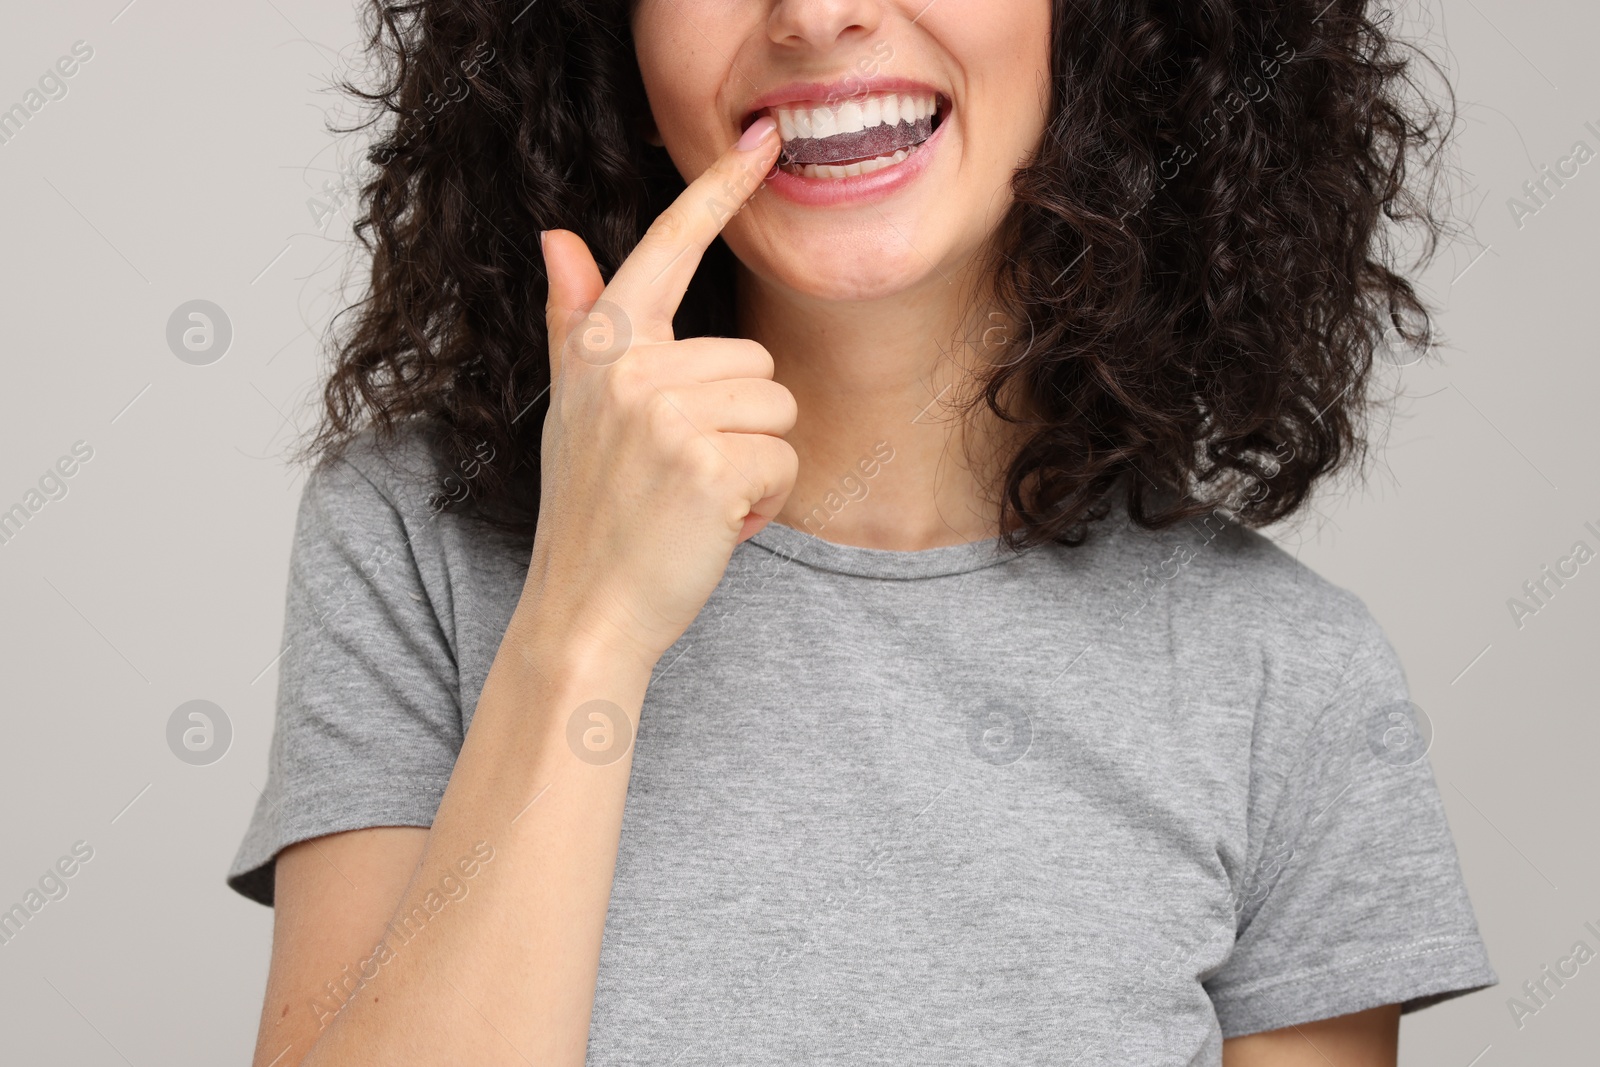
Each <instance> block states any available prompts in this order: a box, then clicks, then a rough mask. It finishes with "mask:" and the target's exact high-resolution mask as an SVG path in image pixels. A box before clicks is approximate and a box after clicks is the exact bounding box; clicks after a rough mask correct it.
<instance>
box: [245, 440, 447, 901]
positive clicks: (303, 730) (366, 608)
mask: <svg viewBox="0 0 1600 1067" xmlns="http://www.w3.org/2000/svg"><path fill="white" fill-rule="evenodd" d="M411 510H416V509H411ZM423 510H424V511H426V509H423ZM430 518H431V516H430V515H428V514H424V515H422V516H420V517H419V516H417V515H407V514H403V511H402V508H400V507H397V506H396V504H395V503H394V502H393V501H392V500H391V498H390V497H389V496H386V495H385V494H384V493H383V492H382V491H380V490H379V488H378V486H377V485H376V484H375V483H374V482H373V481H371V480H369V479H368V477H367V476H366V475H364V474H363V473H362V472H361V471H360V470H358V469H357V467H356V466H354V465H352V463H351V462H349V461H348V460H345V459H339V460H334V461H330V462H325V463H324V464H322V465H321V466H319V467H318V468H317V469H316V470H315V471H314V472H313V474H312V475H311V477H310V479H309V480H308V481H307V483H306V487H305V490H304V493H303V495H302V496H301V500H300V509H299V514H298V517H297V520H296V524H295V535H294V545H293V548H292V550H291V553H290V565H289V589H288V595H287V600H286V606H285V616H284V634H283V646H282V652H281V656H280V659H279V668H278V669H279V675H278V699H277V716H276V720H275V722H274V726H273V734H272V745H271V756H270V763H269V766H268V771H267V776H266V783H265V786H264V788H262V789H261V796H260V797H259V798H258V801H257V803H256V808H255V813H254V815H253V816H252V818H251V820H250V825H249V828H248V830H247V831H246V833H245V837H244V841H243V843H242V844H241V845H240V847H239V851H238V854H237V856H236V857H235V859H234V862H233V866H232V867H231V868H230V870H229V873H228V884H229V885H230V886H231V887H232V888H234V889H235V890H237V891H239V892H240V893H242V894H244V895H245V896H247V897H250V898H251V899H253V900H257V901H260V902H261V903H263V904H268V905H270V904H271V903H272V901H273V867H274V863H275V860H276V857H277V854H278V852H279V851H281V850H282V849H284V848H286V847H287V846H289V845H292V844H294V843H296V842H298V841H304V840H307V839H308V838H313V837H318V836H320V835H323V834H330V833H335V832H339V831H344V830H354V829H360V828H363V827H369V826H430V825H432V823H433V817H434V813H435V812H436V811H437V810H438V807H439V801H440V799H441V797H442V796H443V794H444V788H445V785H446V783H447V782H448V781H449V778H450V772H451V769H452V768H453V767H454V765H455V759H456V755H457V753H459V751H460V749H461V743H462V735H463V731H462V725H461V723H462V716H461V707H460V698H459V695H458V694H459V687H458V685H457V675H456V663H455V657H454V655H453V653H452V650H451V648H450V644H449V642H448V640H447V639H446V637H445V634H444V632H443V630H442V628H441V626H440V624H439V620H438V618H437V616H436V615H435V613H434V611H433V609H432V607H431V605H430V601H429V598H428V596H427V592H426V590H425V588H424V585H423V581H422V576H421V574H420V573H419V569H418V565H417V562H416V554H415V553H414V552H413V547H412V541H413V539H415V538H420V537H423V536H425V535H426V533H427V531H428V526H427V523H428V522H429V521H430Z"/></svg>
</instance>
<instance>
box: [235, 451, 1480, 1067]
mask: <svg viewBox="0 0 1600 1067" xmlns="http://www.w3.org/2000/svg"><path fill="white" fill-rule="evenodd" d="M420 440H421V439H420V437H419V436H417V435H415V434H411V435H409V436H408V437H407V438H406V439H405V443H404V444H402V445H400V446H398V447H390V448H388V449H386V450H382V451H380V450H379V449H377V448H376V447H375V446H374V445H373V444H372V443H371V441H370V440H367V441H363V442H361V443H359V444H358V445H357V446H356V447H354V448H353V449H352V450H351V451H350V452H349V453H348V454H347V455H346V457H345V458H344V459H343V460H340V461H337V462H334V463H331V464H327V465H324V466H323V467H322V468H320V469H319V470H318V471H317V472H316V473H315V474H314V475H313V477H312V478H311V480H310V481H309V482H308V484H307V486H306V489H305V492H304V496H303V498H302V501H301V507H300V515H299V522H298V527H297V530H296V534H295V543H294V550H293V558H292V564H291V572H290V581H289V594H288V608H287V620H286V623H285V644H286V651H285V652H284V653H283V656H282V660H281V663H280V668H279V671H280V675H279V689H278V713H277V723H276V729H275V731H274V735H273V744H272V756H271V769H270V774H269V777H268V786H267V789H266V793H265V796H264V797H263V798H262V800H261V802H260V803H259V805H258V807H257V809H256V812H255V816H254V818H253V820H252V821H251V824H250V827H249V830H248V833H247V834H246V836H245V839H244V842H243V844H242V846H241V847H240V849H239V854H238V856H237V858H236V859H235V861H234V864H233V867H232V870H231V871H230V873H229V884H231V885H232V886H233V888H235V889H237V890H238V891H239V892H241V893H244V894H245V895H247V896H250V897H252V898H254V899H256V900H259V901H262V902H263V903H269V904H270V903H271V901H272V873H273V866H272V865H273V858H274V856H275V855H276V854H277V853H278V851H279V850H280V849H282V848H284V847H285V846H287V845H290V844H292V843H294V842H297V841H302V840H305V839H307V838H310V837H315V836H318V835H321V834H329V833H335V832H338V831H342V830H351V829H355V828H358V827H367V826H381V825H406V826H427V825H429V824H430V823H431V821H432V819H433V816H434V813H435V811H436V810H437V807H438V804H439V800H440V797H441V795H442V793H443V791H444V788H445V785H446V782H447V781H448V780H449V777H450V773H451V769H452V766H453V764H454V762H455V759H456V755H457V753H458V752H459V750H460V747H461V743H462V738H463V735H464V733H465V731H466V728H467V725H468V724H469V723H470V721H471V718H472V713H473V709H474V707H475V705H476V703H477V700H478V694H479V691H480V689H481V687H482V685H483V682H484V678H485V676H486V675H487V673H488V670H489V665H490V663H491V662H492V660H493V659H494V656H495V652H496V649H497V648H498V646H499V644H500V640H501V636H502V634H503V632H504V630H505V627H506V624H507V621H508V620H509V619H510V616H511V612H512V609H513V608H514V607H515V605H516V603H517V599H518V596H519V594H520V592H521V588H522V584H523V578H524V576H525V574H526V571H527V562H528V555H529V543H528V541H526V540H525V539H519V538H517V537H514V536H511V535H508V534H505V533H502V532H499V531H496V530H494V529H492V528H489V527H487V526H485V525H483V524H482V523H479V522H476V521H474V520H471V519H468V518H462V517H459V516H457V515H455V514H452V513H446V514H442V515H436V514H435V513H434V511H433V510H432V509H431V508H430V506H429V500H430V497H431V496H433V494H436V493H439V492H457V491H458V486H459V484H460V483H459V481H458V482H457V483H447V482H446V481H445V479H446V478H447V477H448V472H447V471H444V470H442V469H440V467H439V466H438V465H437V464H436V463H435V461H434V460H433V459H431V458H430V453H429V451H428V449H427V447H426V446H425V445H423V444H421V443H420ZM881 455H882V453H880V456H881ZM889 464H890V465H891V466H892V458H891V459H890V460H889ZM457 477H458V479H459V477H460V476H459V475H458V476H457ZM860 484H863V485H866V486H867V487H868V490H869V491H870V482H869V481H866V482H862V483H860ZM1406 695H1407V693H1406V683H1405V679H1404V675H1403V674H1402V671H1401V668H1400V665H1399V663H1398V662H1397V660H1396V658H1395V655H1394V652H1393V651H1392V649H1391V648H1390V646H1389V644H1388V642H1387V641H1386V640H1385V638H1384V636H1383V634H1382V632H1381V631H1380V629H1379V628H1378V626H1377V624H1376V623H1375V622H1374V621H1373V619H1372V617H1371V616H1370V615H1369V614H1368V612H1367V610H1366V609H1365V608H1364V607H1363V605H1362V604H1361V602H1360V601H1359V600H1358V599H1357V598H1356V597H1355V596H1353V595H1352V594H1350V593H1348V592H1345V591H1344V590H1341V589H1339V588H1337V587H1335V586H1333V585H1331V584H1329V583H1328V582H1326V581H1324V580H1322V579H1321V578H1319V577H1317V576H1316V575H1315V574H1313V573H1312V572H1311V571H1309V570H1308V569H1307V568H1305V567H1304V566H1302V565H1300V564H1299V563H1298V562H1296V561H1295V560H1294V559H1292V558H1291V557H1290V556H1288V555H1287V554H1286V553H1284V552H1283V551H1281V550H1280V549H1278V548H1277V547H1275V546H1274V545H1272V544H1271V542H1269V541H1267V540H1266V539H1264V538H1263V537H1261V536H1259V535H1257V534H1255V533H1253V532H1250V531H1247V530H1243V529H1241V528H1239V527H1236V526H1228V525H1225V524H1223V523H1221V522H1220V521H1207V522H1205V523H1195V524H1191V525H1185V526H1183V527H1181V528H1179V529H1175V530H1170V531H1166V532H1162V533H1150V532H1147V531H1141V530H1139V529H1137V528H1135V527H1132V526H1130V525H1128V524H1127V523H1126V522H1125V521H1122V520H1120V519H1112V520H1108V521H1106V522H1104V523H1101V524H1098V525H1096V526H1094V527H1093V528H1092V531H1091V535H1090V539H1089V541H1088V543H1087V544H1086V545H1084V546H1082V547H1079V548H1066V547H1061V546H1055V545H1047V546H1043V547H1039V548H1035V549H1032V550H1030V551H1026V552H1023V553H1021V554H1016V553H1011V552H1009V551H1007V550H1004V549H1003V548H1002V547H1001V546H1000V544H999V543H998V542H980V543H976V544H968V545H960V546H955V547H947V548H935V549H929V550H926V551H919V552H898V551H882V550H874V549H866V548H857V547H851V546H845V545H840V544H834V543H832V542H829V541H826V540H823V539H821V538H819V537H817V536H813V535H812V534H810V533H808V532H804V531H802V530H799V529H794V528H790V527H786V526H777V525H773V526H769V527H767V529H765V530H764V531H762V532H761V533H759V534H758V535H756V537H755V538H754V539H752V540H751V541H749V542H747V543H745V544H743V545H741V546H739V548H738V549H737V550H736V551H735V552H734V554H733V559H732V561H731V563H730V564H729V567H728V570H727V573H726V575H725V576H724V578H723V579H722V582H721V584H720V585H719V586H718V587H717V589H716V591H715V592H714V593H713V594H712V597H711V599H710V601H709V602H708V603H707V605H706V607H705V609H704V610H703V611H702V612H701V613H700V616H699V618H698V619H696V621H695V622H694V624H693V625H692V626H691V627H690V628H689V630H688V631H687V632H686V633H685V634H684V636H683V638H682V639H681V640H679V641H678V643H677V644H676V645H675V646H674V647H673V648H672V649H671V650H670V651H668V653H667V654H666V655H665V656H664V657H663V658H662V660H661V662H660V664H659V665H658V666H657V668H656V671H655V674H654V678H653V680H652V682H651V685H650V688H649V691H648V695H647V697H646V700H645V704H644V710H643V715H642V719H641V725H640V729H639V734H638V737H637V738H636V740H635V742H634V743H635V745H636V751H635V753H634V757H633V771H632V779H631V781H630V783H629V788H628V799H627V808H626V814H625V818H624V822H623V826H622V839H621V845H620V849H619V852H618V857H617V865H616V878H615V883H614V886H613V889H612V894H611V904H610V912H609V914H608V916H607V920H606V928H605V940H604V945H603V948H602V951H601V957H600V970H599V980H598V986H597V990H596V994H595V1005H594V1016H593V1023H592V1027H591V1031H590V1043H589V1056H588V1063H589V1064H592V1065H607V1067H609V1065H613V1064H624V1063H661V1064H665V1063H672V1064H675V1065H676V1067H691V1065H696V1064H724V1063H774V1064H789V1063H792V1064H801V1063H804V1064H834V1063H839V1064H842V1063H846V1062H850V1063H860V1062H868V1063H886V1064H887V1063H904V1064H912V1063H915V1064H919V1065H920V1064H934V1063H940V1064H943V1063H948V1064H962V1065H970V1064H1006V1065H1014V1064H1016V1063H1032V1062H1040V1061H1041V1060H1044V1059H1048V1060H1049V1061H1050V1062H1062V1063H1073V1064H1082V1065H1091V1064H1107V1065H1116V1067H1126V1065H1128V1064H1140V1065H1163V1064H1173V1065H1184V1064H1211V1065H1216V1064H1219V1063H1220V1058H1221V1042H1222V1039H1223V1038H1224V1037H1231V1036H1233V1035H1236V1034H1245V1033H1251V1032H1255V1031H1260V1030H1267V1029H1276V1028H1279V1027H1284V1026H1288V1025H1290V1024H1294V1023H1303V1022H1308V1021H1312V1020H1316V1019H1321V1018H1326V1017H1329V1016H1333V1015H1339V1014H1344V1013H1347V1012H1352V1011H1358V1010H1361V1009H1365V1008H1369V1007H1374V1006H1377V1005H1380V1004H1386V1003H1393V1002H1402V1003H1404V1004H1405V1005H1406V1007H1407V1009H1408V1010H1410V1009H1414V1008H1418V1007H1423V1006H1425V1005H1427V1004H1430V1003H1434V1002H1436V1001H1438V1000H1440V999H1443V998H1445V997H1448V996H1452V995H1456V994H1459V993H1463V992H1466V991H1468V990H1472V989H1477V988H1481V987H1483V986H1485V985H1489V984H1493V983H1494V982H1495V981H1496V978H1495V975H1494V972H1493V971H1492V970H1491V968H1490V966H1489V962H1488V959H1487V957H1486V955H1485V952H1484V948H1483V944H1482V942H1481V940H1480V938H1479V934H1478V929H1477V925H1476V923H1475V921H1474V919H1473V914H1472V909H1471V905H1470V903H1469V901H1468V899H1467V894H1466V891H1465V889H1464V887H1463V884H1462V880H1461V875H1460V870H1459V867H1458V864H1457V860H1456V854H1455V850H1454V846H1453V844H1452V842H1451V839H1450V832H1449V828H1448V826H1447V825H1446V822H1445V816H1444V811H1443V809H1442V807H1441V805H1440V801H1439V796H1438V791H1437V788H1436V786H1435V784H1434V780H1433V776H1432V772H1431V770H1430V768H1429V765H1428V762H1427V759H1426V758H1425V756H1424V754H1423V753H1424V746H1423V745H1422V744H1421V743H1420V742H1419V741H1418V740H1417V737H1416V727H1415V725H1414V721H1413V718H1412V717H1411V714H1410V711H1409V706H1408V705H1407V704H1406V703H1405V699H1406ZM357 962H358V961H351V964H352V969H354V967H355V965H356V963H357Z"/></svg>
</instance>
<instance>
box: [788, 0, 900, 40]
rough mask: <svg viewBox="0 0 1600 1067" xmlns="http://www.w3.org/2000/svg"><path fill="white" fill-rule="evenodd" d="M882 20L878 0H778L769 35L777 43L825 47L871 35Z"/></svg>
mask: <svg viewBox="0 0 1600 1067" xmlns="http://www.w3.org/2000/svg"><path fill="white" fill-rule="evenodd" d="M882 22H883V13H882V11H881V10H880V3H879V0H779V2H778V3H777V4H774V5H773V8H772V15H771V16H770V17H769V18H768V20H767V35H768V37H770V38H771V40H772V42H773V43H774V44H778V45H783V46H786V47H790V48H795V47H808V48H812V49H815V50H817V51H826V50H829V49H832V48H835V47H837V46H839V45H841V44H848V43H850V42H851V41H854V40H859V39H860V38H862V37H867V36H870V35H871V34H872V33H874V32H875V31H876V30H877V29H878V27H879V26H880V25H881V24H882Z"/></svg>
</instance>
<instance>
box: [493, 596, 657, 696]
mask: <svg viewBox="0 0 1600 1067" xmlns="http://www.w3.org/2000/svg"><path fill="white" fill-rule="evenodd" d="M505 641H506V643H509V644H511V645H513V646H514V647H515V649H516V651H517V653H518V658H519V659H520V660H521V661H522V663H523V664H525V665H526V666H528V667H529V668H531V669H532V670H533V671H534V672H536V673H537V674H538V675H539V676H540V677H541V678H542V680H543V681H544V682H545V683H546V684H549V685H552V686H554V687H555V688H557V689H561V690H572V689H577V690H582V689H589V688H593V687H595V686H596V685H603V686H604V688H606V689H608V690H612V691H615V692H616V693H617V695H618V696H619V697H626V696H630V695H632V693H633V692H635V691H637V692H638V695H639V697H640V699H641V700H642V699H643V696H644V689H645V687H646V686H647V685H648V684H649V681H650V675H651V673H652V672H653V671H654V670H655V665H656V662H657V661H658V660H659V659H660V654H659V653H656V652H652V651H651V650H649V649H647V648H645V647H644V646H642V645H640V644H639V643H637V642H636V641H634V640H633V639H632V638H630V637H629V636H628V635H627V634H625V633H622V632H621V631H620V630H619V629H618V628H616V627H614V626H611V625H608V624H607V623H605V622H604V621H603V620H601V619H593V618H581V619H580V618H577V617H575V616H574V614H572V613H567V612H561V611H555V610H551V605H549V603H548V602H547V601H543V600H541V599H539V598H538V597H535V596H530V595H529V594H528V593H527V592H524V594H523V596H522V599H521V600H520V601H518V603H517V607H516V610H515V611H513V612H512V616H511V621H510V623H509V624H508V625H507V627H506V637H505Z"/></svg>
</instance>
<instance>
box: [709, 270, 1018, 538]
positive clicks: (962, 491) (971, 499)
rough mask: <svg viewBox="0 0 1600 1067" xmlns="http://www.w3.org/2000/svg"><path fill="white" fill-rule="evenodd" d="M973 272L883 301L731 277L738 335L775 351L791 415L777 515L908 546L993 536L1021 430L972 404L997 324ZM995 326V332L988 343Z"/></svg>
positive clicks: (817, 529) (813, 528) (806, 526)
mask: <svg viewBox="0 0 1600 1067" xmlns="http://www.w3.org/2000/svg"><path fill="white" fill-rule="evenodd" d="M971 278H972V272H970V271H964V272H962V273H961V274H960V275H942V274H940V273H939V272H934V273H933V274H932V275H931V276H930V279H929V280H928V281H926V282H924V283H923V284H922V285H920V286H918V287H917V288H915V289H912V290H909V291H906V292H901V293H897V294H895V296H894V297H892V298H890V299H884V300H875V301H863V302H851V303H845V302H838V301H823V300H815V299H812V298H810V297H806V296H803V295H801V294H798V293H795V292H794V291H793V290H789V289H784V288H781V287H778V286H774V285H771V284H770V283H768V282H766V281H763V280H762V279H759V278H757V277H756V276H754V275H753V274H751V273H750V272H749V271H747V270H745V269H744V268H743V267H742V266H741V267H739V275H738V301H739V303H738V307H739V332H740V334H741V335H742V336H745V337H749V338H751V339H752V340H755V341H758V342H760V343H761V344H762V345H764V346H765V347H766V349H767V350H768V351H769V352H771V353H772V358H773V362H774V364H775V367H776V372H775V375H774V377H775V378H776V380H777V381H778V382H780V383H781V384H782V385H784V386H786V387H787V388H788V389H789V390H790V391H791V392H792V393H793V394H794V397H795V401H796V403H797V406H798V408H799V418H798V421H797V422H796V424H795V428H794V430H793V431H792V432H791V433H790V434H789V435H788V436H787V437H786V440H787V441H788V442H789V443H790V444H791V445H792V446H793V447H794V449H795V452H796V453H797V454H798V455H799V458H800V470H799V476H798V479H797V481H796V482H795V487H794V491H793V492H792V493H791V494H790V496H789V500H788V503H786V504H785V505H784V508H783V510H782V511H781V512H779V514H778V517H777V521H778V522H780V523H782V524H783V525H786V526H792V527H795V528H796V529H800V530H804V531H806V532H808V533H812V534H815V535H817V536H819V537H822V538H824V539H826V540H829V541H835V542H839V543H841V544H849V545H859V546H861V547H865V548H884V549H895V550H900V551H915V550H918V549H923V548H934V547H938V546H941V545H953V544H962V543H965V542H969V541H978V540H983V539H985V538H991V537H995V536H998V535H999V533H1000V529H999V518H1000V509H999V505H998V499H999V493H998V486H999V479H1000V478H1001V476H1002V475H1003V473H1004V469H1005V465H1006V463H1007V462H1008V461H1009V458H1010V453H1011V450H1012V449H1013V448H1014V447H1015V444H1016V437H1017V435H1016V431H1015V428H1014V427H1011V426H1008V424H1006V423H1004V422H1003V421H1002V420H1000V419H999V418H998V417H997V416H995V415H994V414H993V413H992V412H990V411H989V410H988V408H987V407H986V406H984V405H983V404H982V403H981V402H980V403H978V404H977V405H975V406H972V407H970V408H969V407H967V406H966V405H965V404H964V403H963V401H965V400H967V399H969V398H971V397H972V396H973V395H974V392H975V389H976V387H977V386H978V385H979V384H980V383H981V372H982V370H983V368H984V367H985V366H986V365H987V363H988V361H989V360H990V359H992V358H995V349H994V347H993V346H992V345H986V344H985V343H984V339H985V329H986V328H989V327H992V326H993V325H994V323H993V322H991V321H989V320H988V316H987V315H986V314H985V311H986V309H987V304H986V302H985V301H983V300H982V299H978V298H976V290H975V288H974V286H973V285H972V283H971ZM995 336H997V335H996V334H995V333H994V332H993V331H991V333H990V334H989V335H988V337H989V340H991V341H992V340H993V339H994V337H995Z"/></svg>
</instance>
